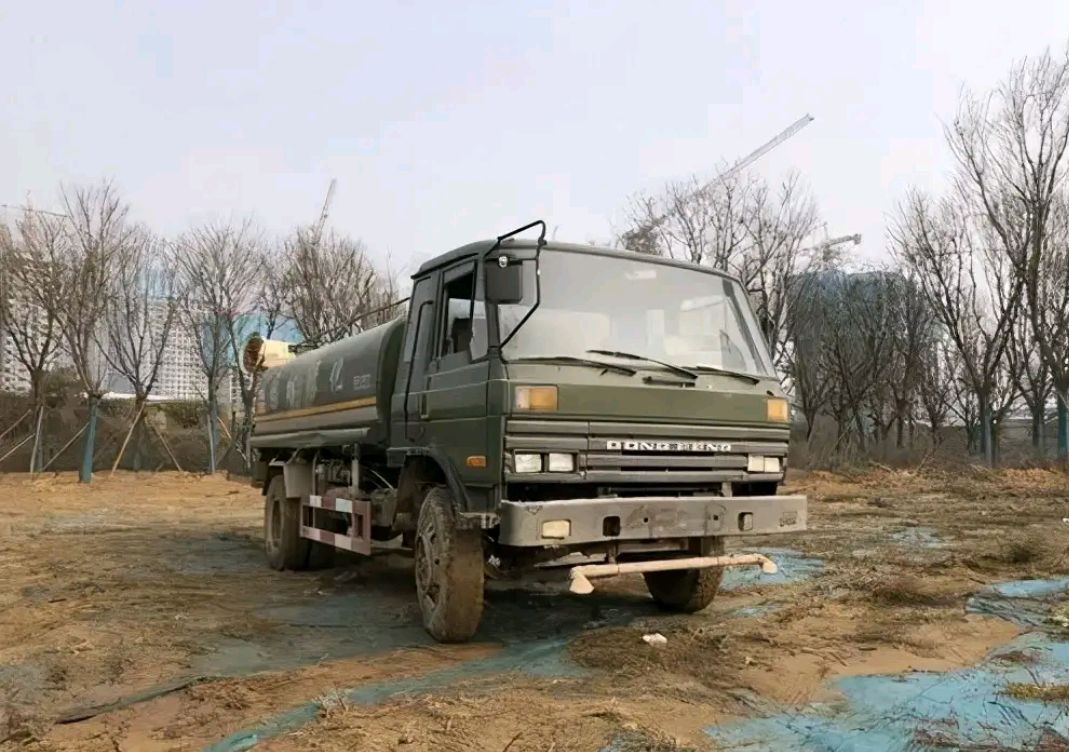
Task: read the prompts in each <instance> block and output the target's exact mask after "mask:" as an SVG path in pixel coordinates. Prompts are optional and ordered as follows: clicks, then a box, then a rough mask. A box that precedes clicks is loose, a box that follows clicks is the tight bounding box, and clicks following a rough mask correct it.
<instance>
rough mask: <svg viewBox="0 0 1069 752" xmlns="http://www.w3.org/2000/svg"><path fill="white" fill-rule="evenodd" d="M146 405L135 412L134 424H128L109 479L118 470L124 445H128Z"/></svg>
mask: <svg viewBox="0 0 1069 752" xmlns="http://www.w3.org/2000/svg"><path fill="white" fill-rule="evenodd" d="M146 404H148V403H147V402H145V403H142V404H141V407H140V408H139V409H138V411H137V415H135V416H134V422H133V423H131V424H130V430H129V431H127V432H126V438H125V439H123V440H122V446H121V447H119V454H118V456H117V457H116V458H115V462H113V463H112V465H111V472H110V473H109V474H108V477H109V478H110V477H111V476H112V475H115V471H116V470H118V469H119V463H120V462H122V456H123V453H124V452H125V451H126V445H127V444H129V443H130V437H131V436H132V435H133V433H134V429H135V428H136V427H137V423H138V421H139V420H141V413H143V412H145V405H146Z"/></svg>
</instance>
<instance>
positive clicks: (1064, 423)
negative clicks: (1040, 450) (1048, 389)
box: [1058, 394, 1069, 464]
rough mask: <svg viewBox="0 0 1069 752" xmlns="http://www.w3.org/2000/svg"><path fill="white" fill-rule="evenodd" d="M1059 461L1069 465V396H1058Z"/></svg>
mask: <svg viewBox="0 0 1069 752" xmlns="http://www.w3.org/2000/svg"><path fill="white" fill-rule="evenodd" d="M1058 460H1059V461H1060V462H1061V463H1062V464H1069V395H1066V394H1059V395H1058Z"/></svg>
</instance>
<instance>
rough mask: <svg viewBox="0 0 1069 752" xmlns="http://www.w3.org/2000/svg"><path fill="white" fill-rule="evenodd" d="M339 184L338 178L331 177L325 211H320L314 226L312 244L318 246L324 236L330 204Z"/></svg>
mask: <svg viewBox="0 0 1069 752" xmlns="http://www.w3.org/2000/svg"><path fill="white" fill-rule="evenodd" d="M337 186H338V179H337V178H331V179H330V186H329V187H328V188H327V197H326V198H325V199H324V200H323V211H321V212H320V213H319V219H318V221H316V223H315V226H314V227H313V228H312V245H313V246H318V245H319V241H320V239H321V238H322V237H323V228H324V227H326V225H327V216H328V215H329V214H330V205H331V203H332V202H333V201H334V189H335V188H336V187H337Z"/></svg>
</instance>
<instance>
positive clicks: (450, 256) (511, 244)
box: [412, 238, 739, 282]
mask: <svg viewBox="0 0 1069 752" xmlns="http://www.w3.org/2000/svg"><path fill="white" fill-rule="evenodd" d="M495 242H497V241H495V240H477V241H475V242H474V243H468V244H467V245H462V246H460V247H459V248H454V249H453V250H451V251H446V252H445V253H442V254H440V255H438V256H435V257H434V258H432V259H430V260H429V261H427V262H425V263H424V264H423V265H422V266H420V267H419V270H418V271H416V273H415V274H413V275H412V277H413V278H415V277H419V276H422V275H424V274H426V273H427V272H431V271H434V270H435V269H439V268H441V267H443V266H449V265H451V264H453V263H454V262H456V261H462V260H463V259H465V258H475V257H476V256H479V255H480V254H483V253H485V252H486V251H488V250H490V249H491V248H493V247H494V243H495ZM537 246H538V241H536V240H527V239H515V238H508V239H506V240H504V241H502V242H501V247H502V248H522V249H533V248H536V247H537ZM542 248H543V249H544V250H551V251H571V252H573V253H589V254H594V255H596V256H611V257H613V258H622V259H630V260H633V261H644V262H646V263H652V264H663V265H664V266H677V267H679V268H681V269H693V270H695V271H700V272H705V273H706V274H715V275H717V276H719V277H725V278H726V279H732V280H735V281H736V282H738V281H739V280H738V278H737V277H735V276H733V275H731V274H728V273H726V272H723V271H721V270H719V269H713V268H711V267H708V266H701V265H699V264H692V263H690V262H688V261H679V260H677V259H673V258H666V257H664V256H654V255H651V254H648V253H635V252H634V251H625V250H622V249H619V248H607V247H604V246H596V245H586V244H580V243H558V242H557V241H555V240H547V241H545V242H544V243H543V244H542Z"/></svg>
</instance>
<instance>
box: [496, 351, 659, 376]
mask: <svg viewBox="0 0 1069 752" xmlns="http://www.w3.org/2000/svg"><path fill="white" fill-rule="evenodd" d="M509 362H510V363H567V364H569V365H577V366H588V367H590V368H601V369H603V370H605V371H616V372H617V373H622V374H624V375H625V376H634V375H635V374H636V373H638V371H636V370H635V369H634V368H628V367H627V366H621V365H617V364H616V363H603V362H602V361H600V360H594V359H592V358H578V357H576V356H574V355H528V356H526V357H523V358H513V359H512V360H510V361H509Z"/></svg>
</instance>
